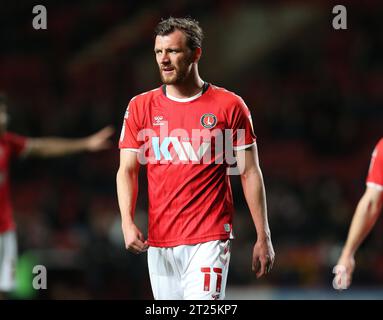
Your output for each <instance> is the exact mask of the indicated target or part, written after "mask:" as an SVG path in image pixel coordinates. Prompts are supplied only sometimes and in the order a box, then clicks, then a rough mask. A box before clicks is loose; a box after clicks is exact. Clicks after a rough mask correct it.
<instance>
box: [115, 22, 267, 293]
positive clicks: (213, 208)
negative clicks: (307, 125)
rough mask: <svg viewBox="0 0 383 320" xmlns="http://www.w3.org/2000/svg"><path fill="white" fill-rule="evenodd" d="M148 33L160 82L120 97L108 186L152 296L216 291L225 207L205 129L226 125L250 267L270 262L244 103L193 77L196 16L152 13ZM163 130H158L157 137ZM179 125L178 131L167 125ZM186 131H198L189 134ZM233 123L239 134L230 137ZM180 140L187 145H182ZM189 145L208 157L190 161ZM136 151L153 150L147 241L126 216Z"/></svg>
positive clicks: (221, 275)
mask: <svg viewBox="0 0 383 320" xmlns="http://www.w3.org/2000/svg"><path fill="white" fill-rule="evenodd" d="M155 34H156V38H155V46H154V53H155V57H156V61H157V64H158V67H159V72H160V75H161V80H162V82H163V86H161V87H159V88H157V89H154V90H152V91H149V92H146V93H144V94H141V95H139V96H136V97H134V98H133V99H132V100H131V101H130V103H129V106H128V108H127V111H126V114H125V118H124V125H123V129H122V132H121V140H120V148H121V153H120V168H119V171H118V173H117V189H118V199H119V205H120V210H121V216H122V229H123V234H124V238H125V245H126V248H127V249H128V250H130V251H131V252H133V253H136V254H138V253H142V252H145V251H146V250H148V266H149V274H150V281H151V285H152V290H153V295H154V298H155V299H176V300H181V299H185V300H189V299H203V300H213V299H224V298H225V288H226V280H227V274H228V268H229V262H230V254H231V248H230V240H231V239H232V218H233V217H232V215H233V207H234V206H233V198H232V192H231V186H230V180H229V176H228V175H227V173H226V170H227V163H226V162H225V161H222V162H219V161H218V158H219V157H217V155H216V153H215V151H216V150H218V149H219V148H223V146H222V144H223V142H220V140H219V139H214V137H213V138H212V136H211V135H212V134H213V132H214V131H215V130H218V131H219V132H221V133H222V134H223V132H224V130H232V131H231V132H232V136H231V138H230V139H232V141H231V142H232V144H233V146H234V150H235V151H236V157H237V160H238V168H239V171H240V173H241V182H242V188H243V191H244V194H245V197H246V202H247V204H248V206H249V209H250V213H251V216H252V218H253V221H254V224H255V227H256V230H257V241H256V243H255V245H254V247H253V259H252V269H253V271H255V272H256V275H257V277H261V276H263V275H265V274H267V273H268V272H269V271H270V270H271V268H272V265H273V262H274V250H273V246H272V243H271V234H270V229H269V225H268V219H267V210H266V196H265V190H264V185H263V178H262V173H261V169H260V167H259V162H258V152H257V146H256V141H255V135H254V132H253V128H252V123H251V116H250V111H249V109H248V108H247V106H246V105H245V103H244V101H243V100H242V98H240V97H239V96H237V95H235V94H233V93H232V92H229V91H227V90H225V89H222V88H219V87H216V86H214V85H211V84H209V83H207V82H205V81H203V80H202V79H201V77H200V76H199V72H198V62H199V60H200V58H201V54H202V49H201V45H202V38H203V32H202V29H201V28H200V26H199V24H198V22H197V21H195V20H193V19H189V18H169V19H166V20H162V21H161V22H160V23H159V24H158V26H157V27H156V30H155ZM163 128H167V129H165V130H168V133H165V134H168V136H163V135H162V133H163V132H162V129H163ZM142 129H145V130H146V129H147V130H151V131H152V132H155V133H154V135H155V137H154V136H153V137H149V141H147V143H145V145H147V147H148V150H143V147H145V145H144V141H146V140H141V139H140V131H141V130H142ZM180 129H181V130H182V131H183V132H186V133H187V135H188V138H187V137H185V136H183V135H181V133H174V132H175V130H180ZM195 130H203V131H204V134H206V135H204V134H202V133H201V135H198V136H196V137H195V136H194V133H193V131H195ZM240 130H243V131H244V136H243V137H241V138H237V133H238V132H239V131H240ZM178 132H179V131H178ZM157 135H159V138H158V137H157ZM155 139H159V140H155ZM169 139H173V140H172V141H173V142H172V145H169V144H167V143H166V141H169ZM174 139H176V140H177V141H180V142H179V143H180V144H181V142H182V145H183V146H184V149H185V150H184V151H182V150H180V149H178V151H177V141H175V140H174ZM185 139H186V140H185ZM155 141H157V142H158V146H157V148H156V147H155V146H156V142H155ZM206 141H209V142H208V143H206ZM195 142H197V146H196V143H195ZM188 143H189V146H190V148H187V147H186V146H185V145H188ZM205 143H206V144H205ZM159 145H161V146H159ZM206 145H208V147H207V149H206V150H205V149H204V146H206ZM180 148H181V149H182V147H180ZM196 148H197V149H198V148H199V151H198V152H197V154H200V153H201V154H202V156H204V152H205V151H206V152H210V155H211V158H209V161H208V162H202V159H201V158H199V159H197V156H196V154H195V151H196V150H194V151H193V150H191V149H196ZM224 148H226V146H225V147H224ZM201 150H204V151H201ZM221 150H222V149H221ZM146 151H148V154H149V155H150V154H155V155H156V159H155V161H154V162H150V163H149V164H148V165H147V174H148V184H149V189H148V192H149V219H148V220H149V230H148V240H145V238H144V235H143V233H142V232H141V231H140V230H139V228H138V227H137V226H136V224H135V223H134V213H135V206H136V199H137V193H138V171H139V167H140V162H139V159H138V156H137V154H138V153H141V154H145V155H146ZM186 159H187V160H186ZM180 160H181V163H180V162H179V161H180ZM184 160H186V162H184ZM225 160H227V159H226V153H225ZM149 161H150V160H149ZM148 246H149V248H148Z"/></svg>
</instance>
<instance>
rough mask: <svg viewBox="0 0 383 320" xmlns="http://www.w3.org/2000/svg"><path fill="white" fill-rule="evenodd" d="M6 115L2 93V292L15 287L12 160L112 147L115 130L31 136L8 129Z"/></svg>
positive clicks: (0, 148)
mask: <svg viewBox="0 0 383 320" xmlns="http://www.w3.org/2000/svg"><path fill="white" fill-rule="evenodd" d="M7 118H8V116H7V104H6V99H5V96H4V95H0V294H1V292H9V291H12V290H13V289H14V286H15V278H14V274H15V272H14V271H15V267H16V260H17V242H16V232H15V222H14V219H13V216H12V205H11V196H10V188H9V184H10V182H9V180H10V178H9V166H10V163H11V161H12V159H14V158H17V157H33V156H35V157H55V156H63V155H68V154H73V153H77V152H82V151H90V152H95V151H100V150H103V149H106V148H109V147H110V146H111V142H110V141H108V138H109V137H110V136H111V135H112V133H113V128H111V127H106V128H104V129H102V130H100V131H99V132H97V133H95V134H93V135H91V136H88V137H85V138H78V139H65V138H56V137H52V138H48V137H47V138H30V137H23V136H20V135H17V134H15V133H11V132H8V131H7Z"/></svg>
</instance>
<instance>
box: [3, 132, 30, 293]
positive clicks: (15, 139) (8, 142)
mask: <svg viewBox="0 0 383 320" xmlns="http://www.w3.org/2000/svg"><path fill="white" fill-rule="evenodd" d="M25 149H26V138H24V137H21V136H19V135H16V134H13V133H9V132H8V133H5V134H3V135H2V136H0V291H11V290H12V289H13V288H14V286H15V268H16V261H17V242H16V235H15V230H14V229H15V222H14V220H13V212H12V206H11V199H10V188H9V166H10V162H11V159H12V158H13V157H17V156H19V155H20V154H21V153H23V152H25Z"/></svg>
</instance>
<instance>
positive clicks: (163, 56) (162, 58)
mask: <svg viewBox="0 0 383 320" xmlns="http://www.w3.org/2000/svg"><path fill="white" fill-rule="evenodd" d="M169 62H170V59H169V54H168V53H167V52H165V53H163V54H161V56H160V63H161V64H169Z"/></svg>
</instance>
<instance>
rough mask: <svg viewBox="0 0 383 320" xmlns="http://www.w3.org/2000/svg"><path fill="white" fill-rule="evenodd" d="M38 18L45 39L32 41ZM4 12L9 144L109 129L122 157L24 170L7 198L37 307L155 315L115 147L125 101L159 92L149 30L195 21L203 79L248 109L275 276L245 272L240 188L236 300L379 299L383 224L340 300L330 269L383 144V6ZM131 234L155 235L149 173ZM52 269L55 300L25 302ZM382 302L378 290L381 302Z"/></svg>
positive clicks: (0, 32) (0, 56)
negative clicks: (124, 204) (170, 20)
mask: <svg viewBox="0 0 383 320" xmlns="http://www.w3.org/2000/svg"><path fill="white" fill-rule="evenodd" d="M38 4H43V5H45V6H46V8H47V12H48V29H47V30H39V31H37V30H34V29H33V28H32V19H33V17H34V16H35V15H34V14H32V8H33V6H35V5H38ZM335 4H340V3H335V2H331V1H319V0H317V1H303V0H302V1H293V0H290V1H277V0H274V1H257V2H256V1H244V0H237V1H229V0H222V1H219V0H215V1H202V0H194V1H187V0H183V1H170V0H167V1H161V2H158V3H157V2H156V3H154V2H153V3H151V2H148V3H145V2H143V1H133V0H132V1H101V0H92V1H90V0H79V1H62V0H59V1H54V2H53V1H49V2H48V1H31V0H24V1H22V2H19V1H2V2H1V10H0V16H1V19H0V20H1V28H0V39H1V41H0V43H1V50H0V91H5V92H6V93H7V94H8V96H9V99H10V106H11V107H10V115H11V122H10V128H9V129H10V130H11V131H15V132H17V133H20V134H25V135H28V136H48V135H54V136H67V137H76V136H83V135H87V134H89V133H91V132H93V131H95V130H97V129H98V128H101V127H103V126H104V125H107V124H113V125H114V126H115V128H116V131H117V132H116V135H115V136H114V141H115V145H116V147H115V148H114V149H112V150H109V151H106V152H103V153H100V154H97V155H95V154H81V155H76V156H74V157H66V158H64V159H49V160H33V159H29V160H28V161H18V162H16V163H14V164H13V165H12V173H11V175H12V198H13V204H14V208H15V215H16V220H17V223H18V239H19V250H20V262H19V264H18V270H17V271H18V273H17V274H18V278H19V286H18V289H17V290H16V292H15V293H14V295H13V296H14V297H15V298H16V299H18V298H28V299H152V295H151V290H150V284H149V277H148V274H147V266H146V256H145V255H142V256H138V257H137V256H134V255H132V254H129V253H127V252H126V251H125V250H124V245H123V239H122V233H121V229H120V219H119V211H118V205H117V199H116V190H115V174H116V170H117V167H118V156H119V152H118V148H117V142H118V137H119V131H120V128H121V124H122V118H123V115H124V112H125V108H126V105H127V103H128V102H129V100H130V99H131V98H132V96H134V95H136V94H138V93H141V92H143V91H147V90H149V89H152V88H154V87H156V86H158V85H159V84H160V82H159V76H158V71H157V67H156V65H155V61H154V56H153V53H152V52H153V51H152V49H153V31H152V30H153V28H154V26H155V25H156V24H157V22H158V21H159V20H160V18H161V17H168V16H170V15H173V16H185V15H191V16H192V17H194V18H196V19H197V20H199V21H200V23H201V25H202V27H203V28H204V31H205V35H206V38H205V41H204V47H203V50H204V51H203V58H202V61H201V64H200V73H201V75H202V77H203V79H205V80H207V81H209V82H212V83H214V84H216V85H219V86H223V87H226V88H228V89H230V90H232V91H234V92H236V93H237V94H239V95H241V96H242V97H243V98H244V99H245V101H246V102H247V104H248V106H249V108H250V109H251V111H252V115H253V120H254V125H255V131H256V134H257V136H258V147H259V152H260V160H261V166H262V169H263V173H264V179H265V185H266V190H267V197H268V212H269V219H270V225H271V230H272V238H273V243H274V246H275V251H276V262H275V266H274V270H273V272H272V274H270V275H269V276H268V277H267V278H264V279H262V280H257V279H256V278H255V276H254V274H252V272H251V268H250V263H251V252H252V245H253V243H254V240H255V230H254V228H253V226H252V223H251V219H250V215H249V213H248V212H247V209H246V205H245V201H244V197H243V195H242V191H241V187H240V182H239V179H238V177H233V179H232V184H233V188H234V194H235V205H236V209H237V212H236V216H235V228H236V236H237V239H236V240H235V241H234V245H233V254H232V259H231V265H230V273H229V278H228V289H227V298H228V299H349V298H351V299H352V298H356V299H363V298H367V299H368V298H378V299H381V298H383V286H382V284H383V237H382V234H383V222H382V220H380V221H379V222H378V224H377V225H376V227H375V228H374V230H373V232H372V233H371V235H370V236H369V238H368V239H367V240H366V242H365V243H364V244H363V246H362V248H361V250H360V251H359V252H358V255H357V269H356V272H355V279H354V284H353V286H352V288H351V289H349V290H347V291H346V292H341V293H339V292H335V291H334V290H333V289H332V283H331V282H332V267H333V265H334V263H335V262H336V259H337V257H338V254H339V251H340V248H341V246H342V244H343V242H344V240H345V237H346V233H347V229H348V226H349V223H350V220H351V217H352V214H353V211H354V208H355V206H356V204H357V201H358V200H359V197H360V196H361V194H362V192H363V191H364V179H365V176H366V173H367V169H368V165H369V159H370V154H371V152H372V149H373V147H374V145H375V143H376V142H377V141H378V139H379V138H380V137H381V136H382V134H383V126H382V120H383V63H382V56H383V48H382V39H383V35H382V32H383V28H382V21H383V4H382V2H381V1H372V0H369V1H363V2H361V1H356V0H355V1H343V3H342V4H343V5H345V6H346V8H347V10H348V16H347V18H348V19H347V24H348V29H347V30H338V31H336V30H334V29H333V28H332V19H333V17H334V14H332V8H333V6H334V5H335ZM140 179H141V188H140V195H139V200H138V205H137V211H138V212H137V218H138V219H139V224H140V225H141V226H142V227H145V225H146V208H147V204H146V190H145V188H146V187H145V186H146V182H145V175H144V172H143V171H142V176H141V177H140ZM36 264H43V265H45V266H46V267H47V270H48V289H47V290H41V291H35V290H33V289H31V281H32V280H31V279H32V276H33V275H32V273H31V269H32V267H33V266H34V265H36ZM380 288H382V289H380Z"/></svg>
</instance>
